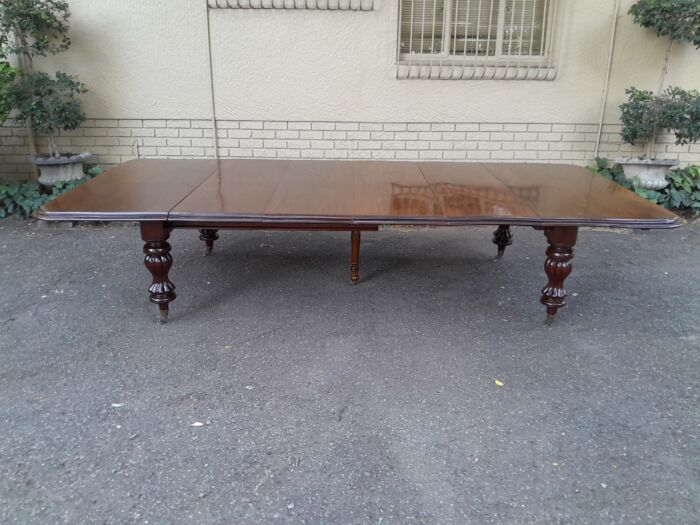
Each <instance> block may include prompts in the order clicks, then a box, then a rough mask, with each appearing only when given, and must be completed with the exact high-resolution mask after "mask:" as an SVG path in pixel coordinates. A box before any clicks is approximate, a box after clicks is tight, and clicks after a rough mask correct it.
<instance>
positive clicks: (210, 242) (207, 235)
mask: <svg viewBox="0 0 700 525" xmlns="http://www.w3.org/2000/svg"><path fill="white" fill-rule="evenodd" d="M199 239H200V240H202V241H204V242H205V243H206V248H205V250H204V255H206V256H209V255H211V252H212V251H214V241H217V240H218V239H219V230H210V229H205V230H199Z"/></svg>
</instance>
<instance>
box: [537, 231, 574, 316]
mask: <svg viewBox="0 0 700 525" xmlns="http://www.w3.org/2000/svg"><path fill="white" fill-rule="evenodd" d="M544 234H545V237H547V241H548V242H549V247H548V248H547V260H546V261H545V263H544V271H545V273H546V274H547V278H548V282H547V286H545V287H544V288H543V289H542V297H541V298H540V302H541V303H542V304H543V305H545V306H546V307H547V321H552V320H553V319H554V316H555V315H556V313H557V310H558V309H559V308H562V307H563V306H565V305H566V290H565V289H564V281H565V280H566V278H567V277H568V276H569V274H570V273H571V259H573V258H574V249H573V248H574V245H575V244H576V237H577V236H578V227H575V226H555V227H548V228H545V229H544Z"/></svg>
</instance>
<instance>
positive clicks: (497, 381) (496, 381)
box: [494, 379, 504, 386]
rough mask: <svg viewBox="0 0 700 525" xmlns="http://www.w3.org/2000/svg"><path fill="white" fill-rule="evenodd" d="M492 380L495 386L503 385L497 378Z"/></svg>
mask: <svg viewBox="0 0 700 525" xmlns="http://www.w3.org/2000/svg"><path fill="white" fill-rule="evenodd" d="M494 382H495V383H496V386H504V385H503V383H502V382H501V381H499V380H498V379H494Z"/></svg>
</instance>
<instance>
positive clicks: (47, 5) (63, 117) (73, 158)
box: [0, 0, 90, 185]
mask: <svg viewBox="0 0 700 525" xmlns="http://www.w3.org/2000/svg"><path fill="white" fill-rule="evenodd" d="M69 18H70V11H69V9H68V3H67V2H65V1H63V0H3V3H2V5H1V6H0V34H2V35H3V36H4V38H3V39H2V40H1V41H0V45H1V46H2V48H1V49H0V53H3V54H5V55H9V54H13V55H15V56H16V58H17V64H18V66H19V75H18V78H16V79H15V80H14V81H13V82H12V83H11V84H10V85H9V87H8V90H7V98H6V102H7V106H8V107H9V108H10V109H12V110H14V111H15V112H16V120H17V121H18V122H19V123H26V124H27V126H28V128H29V129H30V130H31V131H32V132H33V133H34V135H38V136H44V137H46V139H47V143H48V150H49V151H48V153H47V154H43V155H37V156H33V157H32V158H31V161H32V163H34V164H35V165H37V166H39V168H40V170H41V176H40V177H39V182H41V183H42V184H46V185H50V184H53V183H55V182H57V181H68V180H76V179H81V178H82V177H84V173H83V163H84V161H85V160H86V159H87V158H89V156H90V154H89V153H71V152H61V151H60V150H59V149H58V147H57V145H56V140H55V137H56V134H57V133H58V132H59V131H60V130H73V129H76V128H77V127H78V126H80V124H82V123H83V122H84V121H85V115H84V114H83V112H82V111H81V108H80V101H79V100H78V99H77V95H79V94H81V93H85V92H86V89H85V87H84V86H83V84H81V83H80V82H78V81H77V80H76V79H75V78H73V77H71V76H69V75H67V74H65V73H61V72H57V73H56V74H55V76H53V77H52V76H50V75H48V74H47V73H44V72H35V71H34V67H33V66H34V64H33V63H34V57H36V56H46V55H48V54H55V53H59V52H61V51H65V50H66V49H68V47H69V46H70V38H69V37H68V29H69V26H68V20H69ZM10 37H11V38H10Z"/></svg>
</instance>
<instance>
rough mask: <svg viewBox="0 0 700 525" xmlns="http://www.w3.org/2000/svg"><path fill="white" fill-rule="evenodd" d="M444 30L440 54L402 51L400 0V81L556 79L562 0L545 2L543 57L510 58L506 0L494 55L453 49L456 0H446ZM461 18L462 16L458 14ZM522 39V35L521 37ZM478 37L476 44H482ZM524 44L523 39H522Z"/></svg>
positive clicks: (498, 25)
mask: <svg viewBox="0 0 700 525" xmlns="http://www.w3.org/2000/svg"><path fill="white" fill-rule="evenodd" d="M443 1H444V9H443V21H442V23H443V31H442V45H441V47H440V49H441V52H440V53H415V52H414V53H402V52H401V40H402V38H401V37H402V33H401V30H402V28H401V14H402V13H401V11H402V6H403V2H402V1H401V0H399V2H398V4H399V9H398V27H397V34H398V38H397V42H396V46H397V47H396V49H397V52H396V57H397V78H441V79H452V80H454V79H457V80H459V79H462V80H465V79H479V80H480V79H489V78H494V79H501V80H553V79H554V78H555V77H556V67H555V65H554V48H555V45H554V42H555V35H556V28H557V21H558V4H559V1H558V0H544V2H545V13H546V26H545V31H544V35H543V40H544V41H543V45H542V54H541V55H509V54H506V53H504V52H503V47H504V42H505V37H504V33H505V26H506V20H505V17H506V0H494V1H497V2H499V3H500V4H499V9H498V21H497V24H496V44H495V45H496V49H495V53H494V56H488V52H489V50H490V48H487V51H486V54H485V55H479V54H478V52H477V54H476V55H457V54H452V53H451V51H452V50H453V49H455V48H452V49H450V44H451V42H452V32H453V28H454V21H453V20H452V5H453V2H454V1H455V0H443ZM458 16H459V14H458ZM521 39H522V36H521ZM478 42H479V38H478V36H477V38H476V43H477V45H478ZM521 45H522V40H521Z"/></svg>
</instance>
